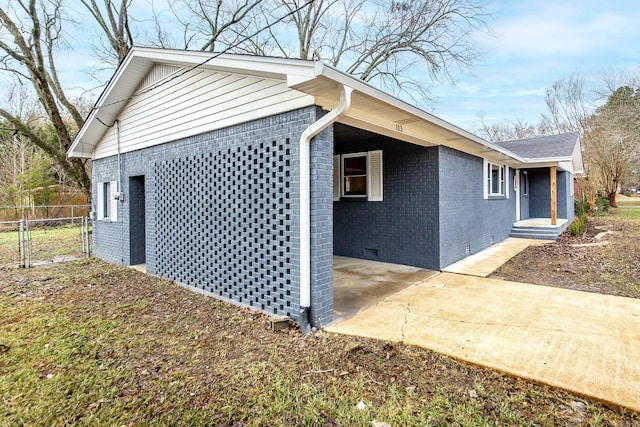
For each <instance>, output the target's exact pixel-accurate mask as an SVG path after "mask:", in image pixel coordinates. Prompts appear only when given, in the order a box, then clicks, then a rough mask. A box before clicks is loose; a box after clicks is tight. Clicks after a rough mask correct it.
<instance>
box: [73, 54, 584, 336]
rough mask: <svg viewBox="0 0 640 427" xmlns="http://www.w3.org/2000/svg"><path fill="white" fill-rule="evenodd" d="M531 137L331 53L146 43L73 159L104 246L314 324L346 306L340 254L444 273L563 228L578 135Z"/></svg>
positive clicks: (116, 255)
mask: <svg viewBox="0 0 640 427" xmlns="http://www.w3.org/2000/svg"><path fill="white" fill-rule="evenodd" d="M556 139H557V140H556ZM554 141H555V142H557V141H561V142H562V147H556V146H555V145H556V144H555V142H554ZM533 143H534V146H535V147H539V148H540V150H541V151H539V152H538V151H537V150H538V148H536V149H531V147H529V146H528V143H526V142H523V141H519V142H518V141H516V142H511V143H505V144H494V143H490V142H487V141H484V140H483V139H481V138H479V137H477V136H475V135H473V134H471V133H469V132H466V131H464V130H462V129H460V128H457V127H455V126H453V125H451V124H449V123H447V122H445V121H444V120H442V119H439V118H438V117H435V116H433V115H431V114H429V113H426V112H424V111H422V110H420V109H418V108H416V107H413V106H411V105H409V104H407V103H405V102H403V101H401V100H399V99H397V98H395V97H392V96H390V95H388V94H386V93H384V92H382V91H380V90H378V89H375V88H373V87H372V86H370V85H367V84H366V83H364V82H362V81H360V80H357V79H355V78H353V77H351V76H349V75H347V74H344V73H342V72H340V71H338V70H336V69H334V68H332V67H329V66H327V65H325V64H323V63H321V62H313V61H303V60H293V59H280V58H265V57H255V56H246V55H232V54H225V55H214V54H211V53H206V52H189V51H175V50H163V49H151V48H137V47H136V48H133V49H132V50H131V52H130V53H129V55H128V56H127V58H126V59H125V60H124V62H123V63H122V64H121V66H120V67H119V68H118V70H117V71H116V73H115V75H114V76H113V78H112V79H111V81H110V82H109V84H108V85H107V87H106V88H105V90H104V92H103V93H102V95H101V96H100V97H99V99H98V101H97V103H96V105H95V108H94V109H93V110H92V112H91V114H90V115H89V117H88V118H87V120H86V122H85V124H84V125H83V127H82V128H81V129H80V131H79V133H78V135H77V137H76V138H75V141H74V143H73V145H72V147H71V148H70V150H69V153H68V155H69V156H71V157H82V158H90V159H92V194H93V196H92V197H93V206H94V217H93V218H94V228H93V236H94V246H95V254H96V256H98V257H100V258H102V259H104V260H106V261H108V262H113V263H117V264H123V265H138V264H145V265H146V270H147V272H149V273H151V274H155V275H158V276H161V277H164V278H168V279H171V280H174V281H176V282H178V283H181V284H183V285H186V286H189V287H192V288H194V289H196V290H199V291H202V292H206V293H208V294H211V295H214V296H216V297H218V298H221V299H224V300H228V301H231V302H234V303H237V304H242V305H246V306H250V307H254V308H257V309H259V310H263V311H265V312H269V313H273V314H277V315H286V316H290V317H291V318H292V319H293V320H296V321H298V322H299V323H300V324H301V325H302V326H303V327H306V326H308V325H309V324H310V325H313V326H322V325H324V324H326V323H328V322H330V321H331V319H332V307H333V283H332V274H333V272H332V257H333V255H343V256H348V257H356V258H365V259H372V260H379V261H384V262H390V263H398V264H406V265H412V266H417V267H424V268H428V269H436V270H438V269H441V268H443V267H445V266H447V265H449V264H451V263H453V262H455V261H458V260H460V259H462V258H464V257H465V256H467V255H469V254H472V253H475V252H477V251H479V250H481V249H483V248H486V247H488V246H490V245H491V244H493V243H496V242H499V241H501V240H503V239H505V238H506V237H508V236H509V235H510V233H512V228H513V226H514V224H517V223H518V221H522V220H523V219H526V218H534V217H535V218H537V219H536V221H539V222H541V223H542V224H540V223H536V224H534V225H535V226H540V225H544V226H545V228H543V230H544V232H545V233H547V232H548V231H549V230H550V231H551V232H553V234H557V232H559V231H560V230H561V229H563V228H564V227H566V226H567V225H568V223H569V222H570V221H571V219H572V217H573V205H572V203H571V188H572V183H573V176H574V175H575V174H577V173H581V172H582V166H581V157H580V141H579V138H578V136H577V135H575V134H569V135H561V136H555V137H550V138H549V139H540V140H534V141H533ZM543 148H544V149H543ZM560 148H562V149H560ZM541 218H542V219H541ZM529 228H531V227H529ZM532 230H533V231H532ZM526 231H527V232H534V231H535V227H533V228H531V229H530V230H526ZM543 237H549V236H543Z"/></svg>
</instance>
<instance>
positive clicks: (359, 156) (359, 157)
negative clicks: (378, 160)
mask: <svg viewBox="0 0 640 427" xmlns="http://www.w3.org/2000/svg"><path fill="white" fill-rule="evenodd" d="M342 177H343V181H342V184H343V187H342V188H343V192H342V196H343V197H366V196H367V153H355V154H345V155H344V156H342Z"/></svg>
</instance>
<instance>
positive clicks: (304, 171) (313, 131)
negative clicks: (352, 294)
mask: <svg viewBox="0 0 640 427" xmlns="http://www.w3.org/2000/svg"><path fill="white" fill-rule="evenodd" d="M351 92H353V89H352V88H350V87H348V86H345V85H342V89H341V91H340V103H339V104H338V105H337V106H336V107H335V108H334V109H333V110H331V111H329V112H328V113H327V114H325V115H324V116H322V118H320V119H319V120H317V121H316V122H314V123H312V124H311V125H310V126H309V127H308V128H307V129H305V131H304V132H302V135H301V136H300V309H301V315H303V316H307V315H308V312H309V308H310V307H311V205H310V192H311V178H310V177H311V172H310V169H309V168H310V158H309V157H310V156H309V153H310V142H311V138H313V137H314V136H316V135H317V134H319V133H320V132H322V131H323V130H324V129H326V128H327V127H329V126H330V125H331V124H333V123H334V122H335V121H336V120H338V118H339V117H340V116H342V115H343V114H344V113H346V112H347V110H348V109H349V107H350V106H351ZM306 321H307V319H303V322H306Z"/></svg>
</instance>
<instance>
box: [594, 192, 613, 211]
mask: <svg viewBox="0 0 640 427" xmlns="http://www.w3.org/2000/svg"><path fill="white" fill-rule="evenodd" d="M610 207H611V203H609V198H607V197H606V196H603V195H602V194H601V193H598V196H597V197H596V209H597V212H599V213H604V212H607V211H608V210H609V208H610Z"/></svg>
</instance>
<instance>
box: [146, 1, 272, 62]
mask: <svg viewBox="0 0 640 427" xmlns="http://www.w3.org/2000/svg"><path fill="white" fill-rule="evenodd" d="M260 3H261V0H215V1H209V0H170V1H169V2H168V10H167V9H161V10H154V17H153V19H154V23H155V34H154V35H153V36H152V37H151V40H150V41H149V43H150V44H152V45H156V46H159V47H163V48H180V49H196V50H202V51H208V52H214V51H217V50H218V51H219V50H222V49H224V48H227V47H229V46H232V45H235V44H236V43H237V42H238V40H241V39H242V37H243V36H244V35H245V31H244V30H245V29H246V28H247V25H248V21H252V20H254V19H255V18H256V17H257V18H260V15H259V11H258V10H257V6H258V5H260ZM254 12H255V13H254ZM165 14H169V15H170V16H171V18H172V20H171V21H170V22H171V24H170V26H171V27H172V28H173V30H168V26H166V25H163V23H162V18H161V16H162V15H165ZM173 20H175V21H173ZM258 20H260V19H258ZM176 32H177V33H178V34H176Z"/></svg>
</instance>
